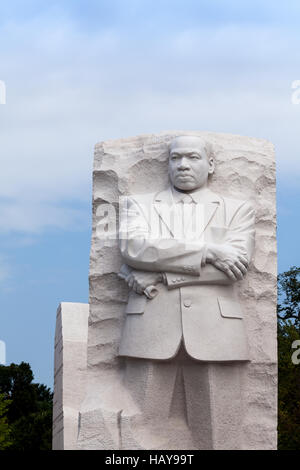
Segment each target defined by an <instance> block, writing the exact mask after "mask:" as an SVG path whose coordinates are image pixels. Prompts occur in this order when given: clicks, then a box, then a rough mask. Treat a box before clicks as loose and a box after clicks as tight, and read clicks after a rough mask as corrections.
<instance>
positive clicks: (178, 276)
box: [119, 188, 255, 362]
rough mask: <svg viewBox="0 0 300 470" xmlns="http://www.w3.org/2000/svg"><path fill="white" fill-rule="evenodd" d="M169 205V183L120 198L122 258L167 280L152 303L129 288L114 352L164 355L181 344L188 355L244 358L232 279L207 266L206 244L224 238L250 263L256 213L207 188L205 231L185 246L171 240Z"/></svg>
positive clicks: (246, 353)
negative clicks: (157, 190)
mask: <svg viewBox="0 0 300 470" xmlns="http://www.w3.org/2000/svg"><path fill="white" fill-rule="evenodd" d="M172 205H173V206H174V201H173V199H172V190H171V188H168V189H167V190H164V191H162V192H160V193H156V194H146V195H138V196H133V197H131V196H130V197H127V198H124V200H123V201H122V204H121V208H120V231H119V238H120V240H119V246H120V250H121V254H122V258H123V260H124V262H125V263H126V264H127V265H129V266H130V267H132V268H134V269H136V270H143V271H156V272H163V273H164V279H165V283H164V284H158V285H157V286H156V287H157V288H158V291H159V292H158V295H157V296H156V297H155V298H153V299H151V300H149V299H147V298H146V297H145V296H144V295H139V294H136V293H135V292H133V291H131V292H130V293H129V298H128V304H127V308H126V311H125V315H126V318H125V323H124V327H123V331H122V337H121V341H120V348H119V355H120V356H128V357H136V358H147V359H154V360H167V359H171V358H172V357H174V356H176V353H177V351H178V350H179V347H180V345H181V343H182V342H183V343H184V346H185V349H186V351H187V353H188V354H189V355H190V356H191V357H192V358H194V359H197V360H200V361H217V362H219V361H245V360H249V351H248V343H247V336H246V331H245V327H244V321H243V312H242V309H241V305H240V303H239V301H238V297H237V291H236V286H235V283H234V282H232V281H231V280H230V279H229V278H228V277H227V276H226V274H224V273H223V272H222V271H220V270H218V269H216V268H215V267H214V266H213V265H210V264H206V265H204V263H205V250H206V243H207V242H214V243H228V244H230V245H231V246H232V247H234V248H235V249H236V250H237V251H238V252H240V253H243V254H244V255H245V256H246V257H247V258H248V260H249V261H250V260H251V257H252V254H253V249H254V236H255V228H254V224H255V213H254V210H253V208H252V206H251V205H250V204H249V203H248V202H243V201H238V200H233V199H229V198H223V197H221V196H219V195H217V194H215V193H213V192H211V191H209V196H208V198H206V202H205V204H203V207H204V211H203V224H202V227H203V230H202V232H203V233H199V240H196V241H195V242H193V243H189V242H186V243H185V241H184V240H179V239H175V238H174V237H173V227H171V226H170V217H168V216H166V214H167V212H168V211H167V212H166V210H165V209H166V207H169V208H170V210H172ZM153 227H155V231H156V233H155V235H154V236H151V231H152V230H153ZM157 230H158V232H160V233H159V235H158V236H157ZM166 232H168V237H166Z"/></svg>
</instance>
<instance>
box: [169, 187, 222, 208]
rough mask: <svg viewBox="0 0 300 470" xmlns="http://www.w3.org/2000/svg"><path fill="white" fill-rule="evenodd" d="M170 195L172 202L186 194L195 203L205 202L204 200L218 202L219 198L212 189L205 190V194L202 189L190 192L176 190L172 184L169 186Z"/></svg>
mask: <svg viewBox="0 0 300 470" xmlns="http://www.w3.org/2000/svg"><path fill="white" fill-rule="evenodd" d="M171 191H172V195H173V199H174V202H175V203H177V202H180V201H182V199H184V198H185V197H186V196H187V195H188V196H189V197H190V198H191V200H192V201H193V202H195V203H196V204H201V203H206V202H217V203H219V202H220V199H219V198H218V196H217V195H216V194H214V193H213V192H212V191H210V190H207V192H206V193H205V194H203V191H201V190H199V191H194V192H192V193H182V192H180V191H177V190H176V189H175V188H174V187H173V186H172V188H171Z"/></svg>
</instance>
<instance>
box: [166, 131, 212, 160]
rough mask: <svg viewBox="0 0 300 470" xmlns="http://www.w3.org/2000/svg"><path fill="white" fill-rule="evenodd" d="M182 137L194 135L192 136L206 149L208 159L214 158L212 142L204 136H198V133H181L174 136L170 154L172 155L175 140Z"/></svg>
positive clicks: (170, 145) (169, 149)
mask: <svg viewBox="0 0 300 470" xmlns="http://www.w3.org/2000/svg"><path fill="white" fill-rule="evenodd" d="M182 137H192V138H195V139H197V140H198V141H199V144H200V146H201V147H202V148H203V149H204V150H205V153H206V156H207V159H208V160H209V159H210V158H213V159H214V150H213V146H212V144H211V143H210V142H208V141H207V140H205V139H203V138H202V137H200V136H197V135H179V136H177V137H174V139H172V140H171V142H170V143H169V145H168V151H169V155H170V152H171V148H172V144H173V142H174V140H177V139H180V138H182Z"/></svg>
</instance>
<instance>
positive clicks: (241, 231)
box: [165, 202, 255, 289]
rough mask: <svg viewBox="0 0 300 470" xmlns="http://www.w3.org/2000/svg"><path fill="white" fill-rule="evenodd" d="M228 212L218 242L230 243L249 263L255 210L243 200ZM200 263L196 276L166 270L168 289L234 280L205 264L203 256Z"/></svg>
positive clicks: (227, 282)
mask: <svg viewBox="0 0 300 470" xmlns="http://www.w3.org/2000/svg"><path fill="white" fill-rule="evenodd" d="M230 213H231V219H230V220H228V221H227V223H228V225H227V227H222V228H221V230H222V233H223V239H221V240H220V243H222V244H229V245H231V246H232V247H233V248H234V249H235V250H236V251H237V252H238V253H239V254H241V255H243V256H245V257H246V258H247V259H248V262H249V263H250V261H251V258H252V256H253V252H254V241H255V211H254V209H253V207H252V205H251V204H250V203H248V202H244V203H242V204H239V206H238V207H237V208H236V209H235V210H234V211H230ZM202 265H203V267H202V271H201V275H199V276H197V277H194V276H189V275H188V274H185V275H184V276H175V275H174V273H171V272H166V273H165V279H166V284H167V286H168V289H172V288H178V287H183V286H188V285H206V284H210V285H214V284H218V285H228V284H232V283H234V282H236V281H233V280H232V279H230V278H229V277H228V276H227V275H226V274H225V273H224V272H223V271H220V270H219V269H217V268H216V267H215V266H213V265H211V264H205V256H204V257H203V259H202Z"/></svg>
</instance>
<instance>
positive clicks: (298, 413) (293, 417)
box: [278, 266, 300, 450]
mask: <svg viewBox="0 0 300 470" xmlns="http://www.w3.org/2000/svg"><path fill="white" fill-rule="evenodd" d="M299 278H300V268H296V267H295V266H293V267H291V268H290V270H289V271H286V272H284V273H282V274H280V275H279V276H278V293H279V304H278V378H279V388H278V448H279V449H280V450H300V432H299V431H300V364H293V362H292V354H293V351H294V350H293V349H292V344H293V342H294V341H295V340H299V339H300V279H299Z"/></svg>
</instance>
